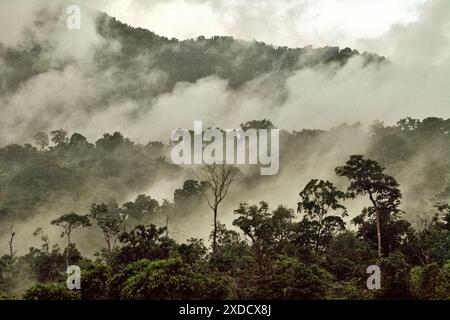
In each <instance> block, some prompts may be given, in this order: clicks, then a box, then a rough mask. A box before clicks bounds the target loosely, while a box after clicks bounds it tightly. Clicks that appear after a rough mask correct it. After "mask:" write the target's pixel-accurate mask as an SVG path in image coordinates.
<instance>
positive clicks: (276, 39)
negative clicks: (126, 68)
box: [96, 0, 427, 50]
mask: <svg viewBox="0 0 450 320" xmlns="http://www.w3.org/2000/svg"><path fill="white" fill-rule="evenodd" d="M426 2H427V0H376V1H375V0H259V1H248V0H164V1H161V0H153V1H152V0H150V1H148V0H113V1H101V0H100V1H97V4H96V5H97V7H98V8H99V9H101V10H103V11H106V12H107V13H109V14H111V15H113V16H115V17H117V18H118V19H120V20H122V21H124V22H126V23H128V24H130V25H133V26H139V27H143V28H146V29H150V30H152V31H154V32H156V33H158V34H161V35H164V36H167V37H177V38H180V39H185V38H191V37H196V36H199V35H205V36H212V35H232V36H235V37H238V38H243V39H248V40H253V39H257V40H259V41H265V42H268V43H272V44H274V45H286V46H291V47H301V46H305V45H309V44H311V45H313V46H324V45H339V46H352V47H355V46H356V45H358V44H359V45H360V46H367V48H362V49H368V50H370V49H372V48H370V46H369V45H367V44H360V41H361V40H362V39H370V38H377V37H380V36H382V35H383V34H384V33H386V32H387V31H388V30H389V29H390V28H391V27H392V26H393V25H397V24H408V23H411V22H414V21H415V20H417V19H418V17H419V15H420V12H421V10H422V9H423V4H424V3H426Z"/></svg>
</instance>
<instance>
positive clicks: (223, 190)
mask: <svg viewBox="0 0 450 320" xmlns="http://www.w3.org/2000/svg"><path fill="white" fill-rule="evenodd" d="M233 177H234V170H233V167H232V166H227V165H225V164H212V165H205V166H203V167H202V169H200V171H199V172H198V178H199V179H200V180H201V181H203V182H204V183H205V184H206V186H207V188H206V189H205V192H204V194H205V197H206V200H207V202H208V206H209V207H210V208H211V210H212V211H213V217H214V230H213V253H214V254H215V252H216V249H217V248H216V247H217V223H218V221H217V215H218V208H219V205H220V203H221V202H222V201H223V199H224V198H225V197H226V196H227V194H228V190H229V188H230V185H231V184H232V182H233Z"/></svg>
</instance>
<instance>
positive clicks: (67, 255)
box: [66, 233, 70, 267]
mask: <svg viewBox="0 0 450 320" xmlns="http://www.w3.org/2000/svg"><path fill="white" fill-rule="evenodd" d="M69 250H70V233H68V234H67V250H66V267H68V266H69Z"/></svg>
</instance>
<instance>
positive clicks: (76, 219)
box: [51, 212, 91, 265]
mask: <svg viewBox="0 0 450 320" xmlns="http://www.w3.org/2000/svg"><path fill="white" fill-rule="evenodd" d="M51 224H53V225H57V226H59V227H62V228H63V229H64V231H63V232H62V233H61V237H67V250H66V265H69V251H70V245H71V239H70V236H71V234H72V231H73V230H75V229H81V228H84V227H88V226H90V225H91V223H90V222H89V218H88V217H87V216H82V215H79V214H76V213H74V212H71V213H68V214H64V215H62V216H61V217H59V218H58V219H55V220H53V221H52V222H51Z"/></svg>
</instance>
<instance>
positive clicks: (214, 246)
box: [213, 206, 217, 255]
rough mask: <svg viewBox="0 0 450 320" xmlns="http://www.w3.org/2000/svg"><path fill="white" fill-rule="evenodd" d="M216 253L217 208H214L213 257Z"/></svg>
mask: <svg viewBox="0 0 450 320" xmlns="http://www.w3.org/2000/svg"><path fill="white" fill-rule="evenodd" d="M216 251H217V206H216V207H214V231H213V255H215V254H216Z"/></svg>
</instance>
